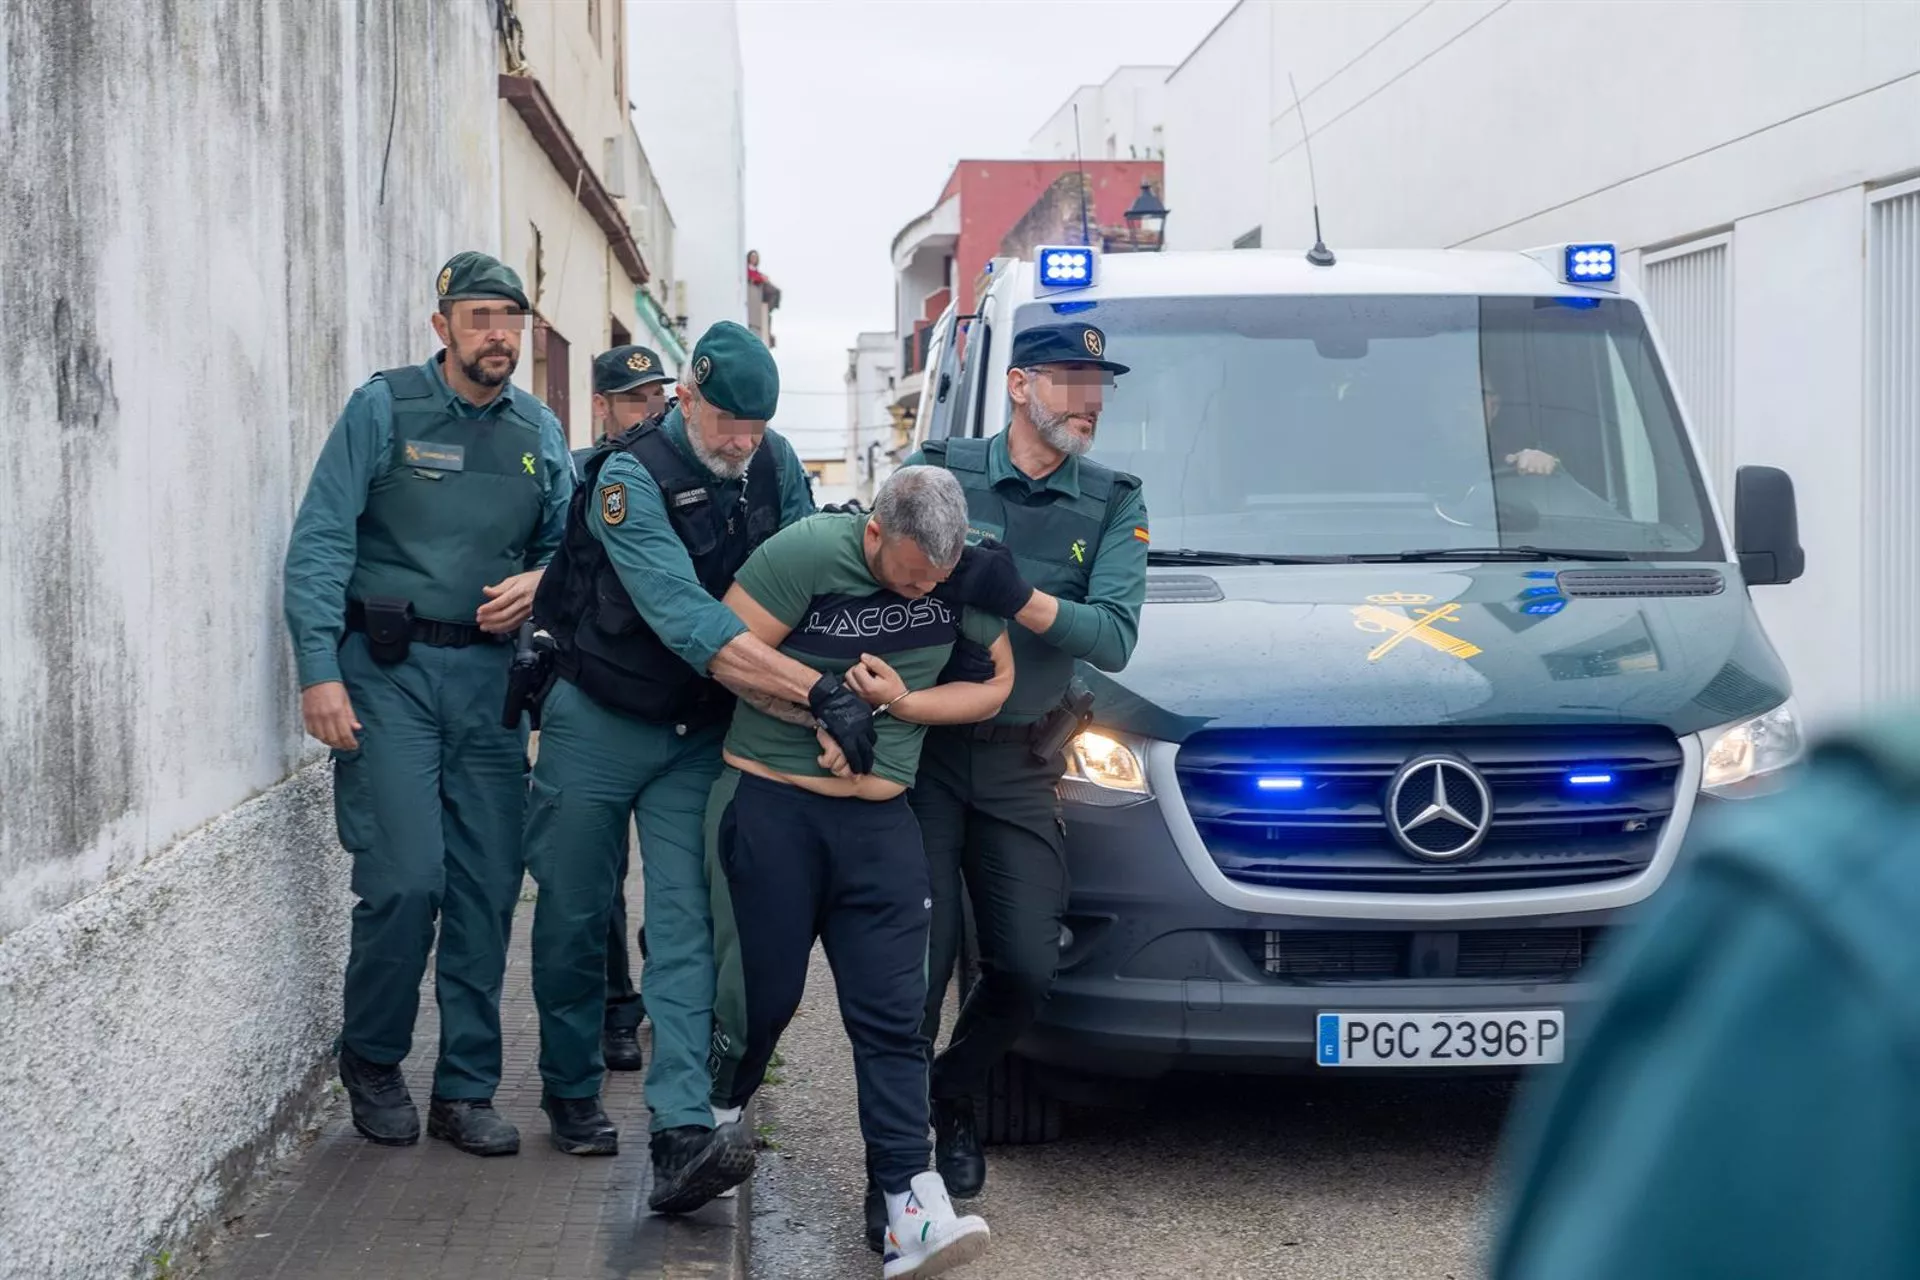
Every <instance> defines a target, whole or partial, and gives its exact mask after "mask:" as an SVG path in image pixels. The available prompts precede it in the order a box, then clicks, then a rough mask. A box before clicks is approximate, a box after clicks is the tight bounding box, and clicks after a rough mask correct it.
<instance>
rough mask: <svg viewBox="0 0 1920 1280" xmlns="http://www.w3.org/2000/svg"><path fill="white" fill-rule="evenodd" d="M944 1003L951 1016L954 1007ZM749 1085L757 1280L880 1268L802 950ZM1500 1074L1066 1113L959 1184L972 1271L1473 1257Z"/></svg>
mask: <svg viewBox="0 0 1920 1280" xmlns="http://www.w3.org/2000/svg"><path fill="white" fill-rule="evenodd" d="M951 1021H952V1019H951V1016H949V1018H948V1019H947V1022H948V1024H949V1025H950V1024H951ZM782 1057H783V1059H784V1065H783V1066H782V1067H781V1068H780V1069H779V1073H778V1074H779V1083H778V1084H776V1085H773V1086H772V1087H770V1088H769V1089H768V1090H766V1091H765V1093H764V1094H763V1095H762V1097H763V1099H764V1100H765V1105H764V1111H765V1116H764V1119H765V1121H766V1123H767V1126H768V1129H769V1131H770V1134H771V1139H772V1141H773V1143H774V1145H775V1148H776V1149H775V1150H774V1151H773V1152H772V1153H770V1154H767V1155H763V1157H762V1161H761V1166H760V1172H759V1174H758V1175H757V1176H756V1179H755V1186H754V1197H753V1212H754V1219H753V1256H752V1271H751V1274H752V1276H753V1277H754V1278H755V1280H829V1278H831V1280H841V1278H842V1277H849V1276H863V1275H875V1276H877V1275H878V1274H879V1270H880V1268H879V1263H878V1261H877V1259H875V1257H874V1255H872V1254H870V1253H868V1252H867V1250H866V1247H865V1244H864V1242H863V1241H862V1239H861V1225H860V1224H861V1218H860V1193H861V1187H862V1182H863V1178H864V1174H863V1165H862V1160H861V1152H860V1142H859V1135H858V1131H857V1127H856V1124H855V1120H854V1085H853V1062H852V1055H851V1054H850V1052H849V1051H848V1048H847V1042H846V1037H845V1035H844V1033H843V1032H842V1031H841V1029H840V1023H839V1015H838V1013H837V1011H836V1009H835V1005H834V999H833V979H832V976H831V975H830V974H829V972H828V970H827V966H826V962H825V960H824V958H823V957H822V956H821V955H820V954H819V953H818V952H816V953H815V956H814V961H813V966H812V969H811V971H810V974H809V977H808V988H807V998H806V1002H805V1004H804V1005H803V1006H802V1008H801V1011H800V1014H799V1016H798V1017H797V1018H796V1019H795V1020H794V1024H793V1026H792V1028H791V1029H790V1030H789V1031H788V1033H787V1037H786V1040H785V1041H784V1043H783V1045H782ZM1509 1095H1510V1090H1509V1087H1508V1086H1506V1085H1503V1084H1489V1083H1482V1082H1439V1081H1431V1082H1414V1081H1408V1082H1405V1083H1394V1082H1386V1083H1380V1082H1377V1081H1357V1080H1326V1079H1320V1078H1316V1077H1305V1078H1301V1079H1280V1080H1232V1081H1219V1080H1207V1081H1205V1082H1203V1083H1200V1084H1197V1085H1196V1084H1195V1083H1194V1082H1191V1081H1189V1082H1185V1083H1184V1084H1183V1085H1179V1086H1170V1087H1164V1088H1163V1089H1162V1090H1161V1094H1160V1097H1159V1099H1158V1100H1157V1102H1156V1104H1155V1106H1154V1107H1153V1108H1152V1109H1151V1110H1149V1111H1146V1112H1135V1113H1123V1112H1077V1113H1075V1115H1074V1117H1073V1118H1072V1121H1071V1128H1070V1132H1069V1134H1068V1137H1067V1140H1066V1141H1064V1142H1061V1143H1059V1144H1057V1145H1053V1146H1045V1147H1026V1148H1014V1149H1009V1148H997V1149H994V1150H992V1151H991V1152H990V1156H991V1159H992V1162H993V1163H992V1171H991V1173H990V1175H989V1177H988V1181H987V1191H986V1194H985V1195H983V1196H982V1197H981V1198H980V1199H979V1200H978V1201H975V1202H973V1204H974V1205H975V1206H977V1209H978V1211H979V1212H980V1213H982V1214H983V1215H984V1216H985V1217H986V1219H987V1221H988V1222H989V1223H990V1224H991V1225H992V1227H993V1233H994V1246H993V1253H992V1254H991V1255H990V1258H989V1260H988V1261H987V1262H986V1263H984V1264H980V1265H976V1266H975V1267H973V1268H970V1269H968V1270H966V1271H963V1272H960V1273H958V1274H961V1275H967V1276H972V1275H978V1276H980V1277H981V1278H982V1280H986V1278H987V1277H991V1278H992V1280H1136V1278H1137V1280H1147V1278H1156V1280H1157V1278H1158V1277H1179V1278H1180V1280H1188V1278H1189V1277H1193V1276H1208V1277H1219V1278H1220V1280H1236V1278H1242V1277H1244V1278H1245V1280H1252V1278H1253V1277H1256V1276H1257V1277H1269V1276H1285V1277H1288V1278H1289V1280H1295V1278H1298V1280H1310V1278H1314V1277H1342V1280H1347V1278H1365V1280H1372V1278H1374V1277H1383V1278H1384V1277H1420V1278H1422V1280H1468V1278H1469V1277H1474V1276H1477V1275H1478V1274H1479V1263H1478V1260H1479V1258H1480V1256H1481V1253H1482V1250H1483V1248H1484V1246H1485V1240H1486V1231H1485V1211H1486V1204H1487V1190H1488V1185H1489V1179H1490V1173H1491V1168H1492V1160H1493V1155H1494V1150H1495V1144H1496V1141H1497V1138H1498V1133H1499V1126H1500V1124H1501V1122H1502V1120H1503V1118H1504V1117H1505V1114H1506V1109H1507V1101H1508V1098H1509Z"/></svg>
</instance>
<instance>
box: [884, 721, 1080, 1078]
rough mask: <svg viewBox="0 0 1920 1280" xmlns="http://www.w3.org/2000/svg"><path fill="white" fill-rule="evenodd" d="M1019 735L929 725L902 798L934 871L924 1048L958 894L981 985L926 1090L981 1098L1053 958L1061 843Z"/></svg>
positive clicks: (1043, 771)
mask: <svg viewBox="0 0 1920 1280" xmlns="http://www.w3.org/2000/svg"><path fill="white" fill-rule="evenodd" d="M1064 768H1065V764H1064V762H1063V761H1056V762H1054V763H1048V764H1042V763H1041V762H1039V761H1037V760H1035V759H1034V757H1033V753H1032V751H1031V750H1030V749H1029V747H1028V746H1027V744H1026V743H1024V742H982V741H977V740H975V739H974V737H973V736H972V733H971V731H970V729H968V728H966V727H959V728H935V729H930V730H928V731H927V739H926V743H925V745H924V746H923V747H922V748H921V751H920V772H919V776H918V778H917V779H916V780H915V782H914V787H913V791H912V793H911V797H910V799H911V803H912V805H913V812H914V815H915V816H916V817H917V818H918V819H919V820H920V832H921V836H922V839H923V840H924V841H925V843H926V849H927V862H928V864H929V867H930V869H931V874H932V877H933V935H932V943H931V946H930V948H929V956H928V979H929V981H928V983H927V1005H926V1011H925V1016H924V1021H923V1022H922V1024H921V1030H922V1032H923V1033H924V1035H925V1038H926V1041H927V1043H928V1045H929V1046H931V1045H932V1044H934V1043H935V1041H936V1039H937V1037H938V1035H939V1031H940V1006H941V1004H942V1002H943V1001H944V1000H945V999H946V992H947V981H948V979H949V978H951V977H952V975H953V968H954V962H955V960H956V959H957V958H958V956H959V954H960V935H961V925H962V915H961V905H960V893H961V889H962V881H963V877H964V883H965V891H966V893H967V895H968V896H969V897H970V898H971V899H972V901H973V923H974V928H975V930H976V932H977V934H978V936H979V942H980V982H979V984H978V985H977V986H975V987H974V989H973V991H972V993H971V994H970V995H968V997H967V999H966V1001H965V1003H963V1004H962V1005H961V1006H960V1016H959V1017H958V1018H957V1019H956V1020H955V1022H954V1024H953V1039H952V1042H951V1043H949V1044H948V1045H947V1049H946V1052H944V1053H942V1054H941V1055H940V1056H939V1057H938V1058H936V1059H935V1060H934V1063H933V1071H932V1076H931V1079H930V1084H931V1087H932V1091H933V1096H934V1097H936V1098H964V1097H981V1096H984V1095H985V1094H986V1092H987V1073H988V1072H989V1071H991V1070H992V1068H993V1065H994V1064H995V1063H996V1062H998V1061H999V1060H1000V1058H1001V1057H1002V1055H1004V1054H1005V1053H1006V1052H1007V1050H1009V1049H1011V1048H1012V1047H1013V1045H1014V1042H1015V1041H1016V1040H1018V1039H1019V1038H1020V1037H1021V1035H1022V1034H1024V1033H1025V1031H1026V1029H1027V1028H1028V1027H1029V1026H1030V1025H1032V1023H1033V1020H1034V1018H1035V1017H1036V1016H1037V1015H1038V1014H1039V1012H1040V1006H1041V1005H1042V1004H1044V1003H1045V1002H1046V999H1047V992H1048V991H1049V990H1050V989H1051V988H1052V986H1053V975H1054V971H1055V970H1056V969H1057V968H1058V967H1059V964H1060V921H1061V917H1062V915H1063V914H1064V913H1065V912H1066V907H1067V862H1066V842H1065V837H1064V833H1063V830H1062V828H1061V825H1060V802H1059V800H1058V799H1057V798H1056V797H1055V795H1054V790H1053V788H1054V783H1055V782H1057V781H1058V780H1059V778H1060V774H1061V771H1062V770H1063V769H1064Z"/></svg>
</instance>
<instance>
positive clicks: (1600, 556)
mask: <svg viewBox="0 0 1920 1280" xmlns="http://www.w3.org/2000/svg"><path fill="white" fill-rule="evenodd" d="M1632 558H1633V557H1632V556H1630V555H1628V554H1627V553H1626V552H1624V551H1593V550H1586V549H1581V548H1576V547H1527V546H1520V547H1428V548H1424V549H1421V550H1415V551H1392V552H1388V553H1386V554H1384V555H1373V556H1355V557H1354V559H1356V560H1363V561H1366V562H1369V563H1375V562H1377V563H1380V564H1416V563H1419V562H1420V561H1423V560H1631V559H1632Z"/></svg>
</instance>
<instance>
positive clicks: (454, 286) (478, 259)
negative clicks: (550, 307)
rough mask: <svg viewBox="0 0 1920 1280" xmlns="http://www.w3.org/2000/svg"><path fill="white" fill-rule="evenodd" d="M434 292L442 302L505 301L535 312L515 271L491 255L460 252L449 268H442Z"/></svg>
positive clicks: (476, 252)
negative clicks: (475, 299) (485, 299)
mask: <svg viewBox="0 0 1920 1280" xmlns="http://www.w3.org/2000/svg"><path fill="white" fill-rule="evenodd" d="M434 289H435V291H436V292H437V293H438V294H439V295H440V301H442V302H458V301H460V300H462V299H464V298H505V299H507V300H508V301H509V302H513V303H516V304H517V305H518V306H519V307H520V309H521V310H522V311H529V310H532V304H530V303H529V302H528V301H527V294H526V290H524V289H522V288H521V287H520V277H519V276H517V275H515V274H514V271H513V268H512V267H509V266H508V265H507V264H506V263H504V262H502V261H500V259H498V258H496V257H494V256H492V255H491V254H486V253H480V252H478V251H477V250H473V249H469V250H467V251H466V252H465V253H456V254H454V255H453V256H452V257H451V258H448V259H447V265H446V266H444V267H442V268H440V276H439V278H438V279H437V280H435V281H434Z"/></svg>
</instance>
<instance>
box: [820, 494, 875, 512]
mask: <svg viewBox="0 0 1920 1280" xmlns="http://www.w3.org/2000/svg"><path fill="white" fill-rule="evenodd" d="M820 510H821V512H822V513H823V514H826V515H836V516H849V515H851V516H863V515H866V514H867V509H866V508H865V507H863V506H861V505H860V499H858V498H848V499H847V500H846V501H845V502H829V503H828V504H827V505H826V506H824V507H822V508H820Z"/></svg>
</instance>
